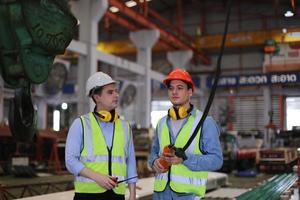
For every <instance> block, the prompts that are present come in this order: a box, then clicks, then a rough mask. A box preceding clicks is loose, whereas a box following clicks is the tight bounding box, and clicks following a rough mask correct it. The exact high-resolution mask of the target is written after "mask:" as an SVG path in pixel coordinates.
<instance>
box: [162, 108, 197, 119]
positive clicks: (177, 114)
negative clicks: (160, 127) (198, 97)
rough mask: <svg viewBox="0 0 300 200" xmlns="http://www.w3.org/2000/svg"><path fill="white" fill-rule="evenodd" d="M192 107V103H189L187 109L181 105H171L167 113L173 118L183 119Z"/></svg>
mask: <svg viewBox="0 0 300 200" xmlns="http://www.w3.org/2000/svg"><path fill="white" fill-rule="evenodd" d="M193 107H194V106H193V105H192V104H190V108H189V109H186V108H185V107H183V106H180V107H179V108H176V107H171V108H170V109H169V110H168V115H169V116H170V117H171V118H172V119H174V120H177V119H183V118H185V117H187V116H188V114H189V113H190V112H191V111H192V110H193Z"/></svg>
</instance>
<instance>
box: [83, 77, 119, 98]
mask: <svg viewBox="0 0 300 200" xmlns="http://www.w3.org/2000/svg"><path fill="white" fill-rule="evenodd" d="M115 82H116V81H115V80H113V79H112V78H111V77H110V76H109V75H107V74H105V73H103V72H96V73H95V74H93V75H92V76H90V77H89V79H88V80H87V81H86V88H85V90H86V95H87V96H88V95H89V93H90V91H91V89H93V88H95V87H101V86H104V85H108V84H111V83H115Z"/></svg>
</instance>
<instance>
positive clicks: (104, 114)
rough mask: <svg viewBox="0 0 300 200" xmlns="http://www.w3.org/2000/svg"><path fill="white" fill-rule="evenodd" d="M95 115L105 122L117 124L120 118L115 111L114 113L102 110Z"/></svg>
mask: <svg viewBox="0 0 300 200" xmlns="http://www.w3.org/2000/svg"><path fill="white" fill-rule="evenodd" d="M95 114H96V115H97V116H98V117H99V118H100V120H101V121H103V122H115V121H116V120H117V119H118V118H119V115H118V113H117V112H116V111H115V110H112V111H107V110H100V111H95Z"/></svg>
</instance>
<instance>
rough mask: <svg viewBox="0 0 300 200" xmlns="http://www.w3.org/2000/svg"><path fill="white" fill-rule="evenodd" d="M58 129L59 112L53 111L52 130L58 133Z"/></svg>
mask: <svg viewBox="0 0 300 200" xmlns="http://www.w3.org/2000/svg"><path fill="white" fill-rule="evenodd" d="M59 129H60V112H59V110H54V111H53V130H54V131H59Z"/></svg>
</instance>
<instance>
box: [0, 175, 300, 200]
mask: <svg viewBox="0 0 300 200" xmlns="http://www.w3.org/2000/svg"><path fill="white" fill-rule="evenodd" d="M272 176H273V175H269V174H258V175H257V176H256V177H236V176H235V175H234V174H228V186H227V187H222V188H219V189H222V191H221V190H219V191H217V190H211V191H208V192H207V198H206V199H215V198H216V197H217V196H218V195H219V194H222V197H223V198H224V199H226V198H225V197H226V196H227V197H228V199H232V197H235V196H238V195H239V194H241V193H243V192H245V191H246V190H247V189H250V188H253V187H254V186H256V185H257V184H259V183H261V182H263V181H264V180H267V179H269V178H270V177H272ZM60 181H67V182H72V181H73V176H71V175H60V176H57V175H54V176H53V175H51V176H46V175H44V176H41V177H36V178H16V177H11V176H0V184H1V185H2V186H11V187H14V186H17V185H30V184H33V185H35V186H34V187H33V188H34V190H36V191H39V192H42V191H45V190H46V188H45V187H46V185H45V186H44V187H41V186H39V185H40V184H44V183H46V182H53V183H55V182H56V183H59V182H60ZM54 185H55V186H56V188H55V187H53V188H50V189H49V192H48V193H50V192H59V190H58V189H63V188H64V187H66V185H63V184H62V185H59V184H54ZM10 191H11V192H12V193H14V194H15V195H18V197H20V196H19V195H20V194H21V193H22V190H21V189H14V190H10ZM67 193H68V194H69V193H70V192H67ZM226 194H228V195H226ZM0 196H1V195H0ZM29 196H32V195H31V194H30V193H28V192H27V193H25V195H24V197H29ZM220 197H221V196H220ZM298 197H299V196H298ZM9 199H15V198H9ZM144 199H151V195H148V196H147V197H146V198H144Z"/></svg>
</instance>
